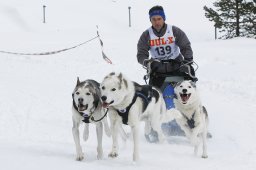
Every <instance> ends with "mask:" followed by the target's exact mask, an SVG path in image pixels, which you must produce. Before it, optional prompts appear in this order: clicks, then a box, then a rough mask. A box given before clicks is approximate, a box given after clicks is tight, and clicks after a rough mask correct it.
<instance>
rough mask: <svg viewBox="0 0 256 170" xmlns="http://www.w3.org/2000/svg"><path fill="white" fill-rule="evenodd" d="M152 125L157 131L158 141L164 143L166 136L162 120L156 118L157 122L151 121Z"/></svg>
mask: <svg viewBox="0 0 256 170" xmlns="http://www.w3.org/2000/svg"><path fill="white" fill-rule="evenodd" d="M151 126H152V128H153V130H155V131H156V132H157V135H158V142H159V143H163V142H164V139H165V137H164V134H163V132H162V128H161V122H160V121H158V120H156V121H155V122H151Z"/></svg>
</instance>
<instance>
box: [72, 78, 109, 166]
mask: <svg viewBox="0 0 256 170" xmlns="http://www.w3.org/2000/svg"><path fill="white" fill-rule="evenodd" d="M72 97H73V106H72V112H73V115H72V119H73V128H72V132H73V137H74V141H75V145H76V160H78V161H81V160H83V159H84V154H83V152H82V147H81V145H80V138H79V125H80V124H81V123H82V122H84V123H85V127H84V133H83V138H84V140H85V141H86V140H87V139H88V137H89V123H95V125H96V133H97V139H98V146H97V152H98V154H97V158H98V159H102V158H103V149H102V135H103V124H104V129H105V133H106V134H107V136H111V132H110V129H109V126H108V121H107V119H106V117H105V116H106V111H104V109H103V107H102V103H101V100H100V89H99V83H97V82H96V81H94V80H86V81H83V82H80V81H79V78H78V79H77V84H76V87H75V89H74V91H73V93H72Z"/></svg>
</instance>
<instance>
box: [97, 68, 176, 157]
mask: <svg viewBox="0 0 256 170" xmlns="http://www.w3.org/2000/svg"><path fill="white" fill-rule="evenodd" d="M100 89H101V100H102V104H103V107H105V108H109V109H110V110H109V118H110V122H111V125H110V129H111V132H112V139H113V145H112V150H111V152H110V153H109V157H117V156H118V143H117V129H118V126H120V124H122V123H123V124H126V125H129V126H130V127H131V129H132V134H133V142H134V150H133V161H137V160H138V159H139V153H138V147H139V146H138V142H139V129H140V126H139V122H140V120H143V121H145V134H146V135H148V134H149V133H150V130H151V128H152V129H153V130H155V131H156V132H157V133H158V137H159V142H162V141H163V139H164V135H163V132H162V129H161V124H162V123H163V122H168V121H170V120H171V119H174V118H172V117H171V116H170V114H166V106H165V102H164V99H163V97H162V94H161V93H160V91H158V90H157V89H155V88H154V87H152V86H148V85H145V86H141V85H139V84H137V83H135V82H132V81H130V80H128V79H126V78H125V77H124V76H123V74H122V73H110V74H109V75H107V76H106V77H105V78H104V79H103V82H102V83H101V85H100ZM161 113H162V114H161Z"/></svg>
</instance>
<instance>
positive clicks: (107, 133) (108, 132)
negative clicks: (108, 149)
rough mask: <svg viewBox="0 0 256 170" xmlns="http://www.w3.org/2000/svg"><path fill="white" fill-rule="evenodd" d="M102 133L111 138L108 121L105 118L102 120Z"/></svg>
mask: <svg viewBox="0 0 256 170" xmlns="http://www.w3.org/2000/svg"><path fill="white" fill-rule="evenodd" d="M103 125H104V131H105V133H106V135H107V136H108V137H110V136H111V130H110V128H109V125H108V120H107V119H106V118H104V119H103Z"/></svg>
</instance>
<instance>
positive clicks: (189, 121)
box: [181, 112, 196, 129]
mask: <svg viewBox="0 0 256 170" xmlns="http://www.w3.org/2000/svg"><path fill="white" fill-rule="evenodd" d="M181 114H182V115H183V116H184V117H185V118H186V119H187V124H188V126H189V127H190V129H193V128H194V127H195V120H194V117H195V114H196V112H194V113H193V115H192V117H191V119H189V118H188V117H187V116H186V115H185V114H184V113H182V112H181Z"/></svg>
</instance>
